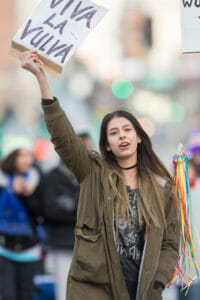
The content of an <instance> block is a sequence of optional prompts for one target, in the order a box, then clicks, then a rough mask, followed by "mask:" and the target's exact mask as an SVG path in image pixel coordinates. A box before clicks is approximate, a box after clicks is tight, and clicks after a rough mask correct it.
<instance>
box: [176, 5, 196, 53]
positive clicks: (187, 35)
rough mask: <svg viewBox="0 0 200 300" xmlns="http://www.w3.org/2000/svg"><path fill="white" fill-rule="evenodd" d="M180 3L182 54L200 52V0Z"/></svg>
mask: <svg viewBox="0 0 200 300" xmlns="http://www.w3.org/2000/svg"><path fill="white" fill-rule="evenodd" d="M180 1H181V31H182V52H183V53H189V52H200V39H199V35H200V9H199V8H200V0H180Z"/></svg>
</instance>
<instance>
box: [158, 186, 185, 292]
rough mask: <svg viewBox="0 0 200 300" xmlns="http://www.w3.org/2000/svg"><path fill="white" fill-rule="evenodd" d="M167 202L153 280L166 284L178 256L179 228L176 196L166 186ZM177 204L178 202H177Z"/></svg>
mask: <svg viewBox="0 0 200 300" xmlns="http://www.w3.org/2000/svg"><path fill="white" fill-rule="evenodd" d="M167 190H168V191H167V193H168V202H167V207H166V210H165V217H166V223H167V230H166V229H165V230H164V233H163V240H162V244H161V254H160V258H159V264H158V269H157V272H156V276H155V281H159V282H162V283H163V284H164V286H166V285H167V284H168V283H169V281H170V280H171V278H172V275H173V273H174V271H175V266H176V261H177V259H178V256H179V243H180V229H179V224H178V216H177V209H178V205H177V208H176V207H175V204H174V203H176V202H177V198H176V195H175V192H174V190H173V189H172V188H167ZM177 204H178V203H177Z"/></svg>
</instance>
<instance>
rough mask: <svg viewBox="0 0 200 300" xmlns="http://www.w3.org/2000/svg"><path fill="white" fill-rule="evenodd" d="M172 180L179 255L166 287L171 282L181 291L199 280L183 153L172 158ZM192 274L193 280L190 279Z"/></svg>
mask: <svg viewBox="0 0 200 300" xmlns="http://www.w3.org/2000/svg"><path fill="white" fill-rule="evenodd" d="M173 164H174V178H175V182H176V193H177V197H178V207H179V209H178V218H179V226H180V233H181V242H180V255H179V258H178V260H177V263H176V269H175V272H174V274H173V276H172V279H171V281H170V283H169V284H168V287H169V286H170V285H171V283H173V282H178V285H179V286H181V287H182V288H183V289H184V288H186V289H187V290H186V293H187V292H188V289H189V287H190V285H191V283H193V282H194V281H195V280H196V279H198V280H199V279H200V277H199V275H200V266H199V263H198V260H197V257H196V254H195V250H194V243H193V223H192V204H191V193H190V186H189V176H188V174H189V164H188V157H187V155H186V154H185V152H179V153H177V154H175V155H174V157H173ZM191 273H193V275H194V276H193V278H192V277H191Z"/></svg>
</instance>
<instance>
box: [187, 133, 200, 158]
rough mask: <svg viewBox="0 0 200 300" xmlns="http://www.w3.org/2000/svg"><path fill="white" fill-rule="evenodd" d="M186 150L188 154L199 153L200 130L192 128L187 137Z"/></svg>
mask: <svg viewBox="0 0 200 300" xmlns="http://www.w3.org/2000/svg"><path fill="white" fill-rule="evenodd" d="M187 151H188V152H189V154H190V155H192V156H193V155H195V154H200V130H197V129H196V130H193V131H192V132H191V133H190V135H189V138H188V143H187Z"/></svg>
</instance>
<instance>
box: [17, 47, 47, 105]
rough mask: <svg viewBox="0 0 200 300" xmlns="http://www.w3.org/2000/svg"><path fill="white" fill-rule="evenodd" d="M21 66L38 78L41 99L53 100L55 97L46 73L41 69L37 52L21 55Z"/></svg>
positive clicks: (26, 52) (27, 52)
mask: <svg viewBox="0 0 200 300" xmlns="http://www.w3.org/2000/svg"><path fill="white" fill-rule="evenodd" d="M21 66H22V68H23V69H26V70H28V71H29V72H31V73H32V74H34V75H35V77H36V78H37V81H38V83H39V87H40V91H41V97H42V98H43V99H52V100H53V95H52V93H51V90H50V88H49V85H48V82H47V79H46V76H45V72H44V70H43V69H42V68H41V66H42V65H41V61H40V59H39V57H38V55H37V52H36V51H35V50H32V51H25V52H23V53H22V55H21Z"/></svg>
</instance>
